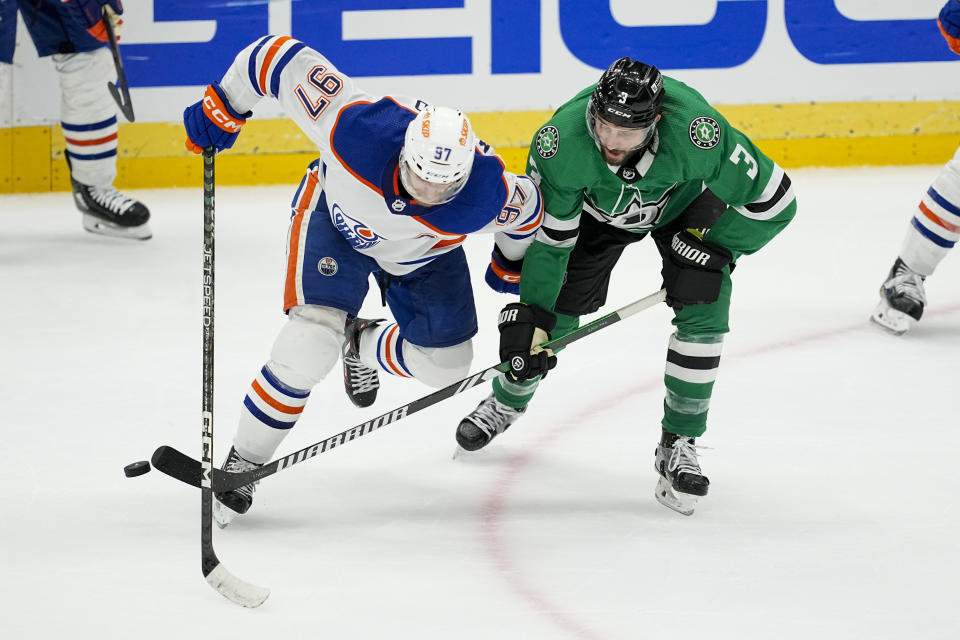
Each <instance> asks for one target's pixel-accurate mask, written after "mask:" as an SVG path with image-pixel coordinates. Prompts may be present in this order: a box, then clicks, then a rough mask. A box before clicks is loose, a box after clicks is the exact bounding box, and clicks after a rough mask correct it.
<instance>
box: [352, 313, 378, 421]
mask: <svg viewBox="0 0 960 640" xmlns="http://www.w3.org/2000/svg"><path fill="white" fill-rule="evenodd" d="M381 322H383V320H382V319H379V320H365V319H363V318H354V317H352V316H347V325H346V327H344V330H343V331H344V341H343V350H342V353H343V388H344V390H345V391H346V392H347V397H348V398H350V402H352V403H353V404H355V405H357V406H358V407H360V408H364V407H369V406H370V405H372V404H373V403H374V402H375V401H376V400H377V390H378V389H379V388H380V374H379V373H377V370H376V369H371V368H370V367H368V366H367V365H365V364H363V362H361V361H360V334H361V333H362V332H363V330H364V329H367V328H369V327H375V326H377V325H378V324H380V323H381Z"/></svg>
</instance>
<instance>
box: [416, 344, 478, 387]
mask: <svg viewBox="0 0 960 640" xmlns="http://www.w3.org/2000/svg"><path fill="white" fill-rule="evenodd" d="M403 359H404V362H405V363H406V365H407V368H408V369H409V370H410V373H412V374H413V376H414V377H415V378H416V379H417V380H419V381H421V382H423V383H424V384H426V385H429V386H431V387H435V388H437V389H440V388H442V387H445V386H447V385H449V384H452V383H454V382H456V381H457V380H461V379H463V378H466V377H467V375H468V374H469V373H470V363H471V362H472V361H473V342H472V341H470V340H467V341H466V342H461V343H460V344H456V345H453V346H452V347H420V346H417V345H415V344H411V343H409V342H407V343H406V344H404V349H403Z"/></svg>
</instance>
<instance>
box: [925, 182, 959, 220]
mask: <svg viewBox="0 0 960 640" xmlns="http://www.w3.org/2000/svg"><path fill="white" fill-rule="evenodd" d="M927 195H929V196H930V197H931V198H933V201H934V202H936V203H937V204H938V205H940V206H941V207H943V208H944V209H946V210H947V211H949V212H950V213H952V214H953V215H955V216H960V207H957V205H955V204H953V203H951V202H950V201H949V200H947V199H946V198H944V197H943V196H942V195H940V194H939V193H937V191H936V189H934V188H933V187H930V188H929V189H927Z"/></svg>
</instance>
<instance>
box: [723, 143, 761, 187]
mask: <svg viewBox="0 0 960 640" xmlns="http://www.w3.org/2000/svg"><path fill="white" fill-rule="evenodd" d="M741 156H743V162H744V164H746V165H747V176H749V178H750V179H751V180H753V179H754V178H756V177H757V171H758V170H759V167H758V166H757V160H756V158H754V157H753V156H752V155H750V152H749V151H747V150H746V149H744V148H743V145H741V144H740V143H739V142H738V143H737V146H736V148H735V149H734V150H733V155H732V156H730V162H732V163H733V164H740V157H741Z"/></svg>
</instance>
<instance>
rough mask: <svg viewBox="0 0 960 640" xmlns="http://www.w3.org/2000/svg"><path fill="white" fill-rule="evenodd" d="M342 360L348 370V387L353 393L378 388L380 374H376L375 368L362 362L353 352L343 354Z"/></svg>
mask: <svg viewBox="0 0 960 640" xmlns="http://www.w3.org/2000/svg"><path fill="white" fill-rule="evenodd" d="M343 362H344V364H346V365H347V369H348V370H349V371H350V387H351V389H352V390H353V392H354V393H363V392H365V391H373V390H374V389H378V388H380V376H378V375H377V370H376V369H371V368H370V367H368V366H367V365H365V364H363V363H362V362H361V361H360V357H359V356H357V355H353V354H351V355H348V356H344V358H343Z"/></svg>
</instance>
